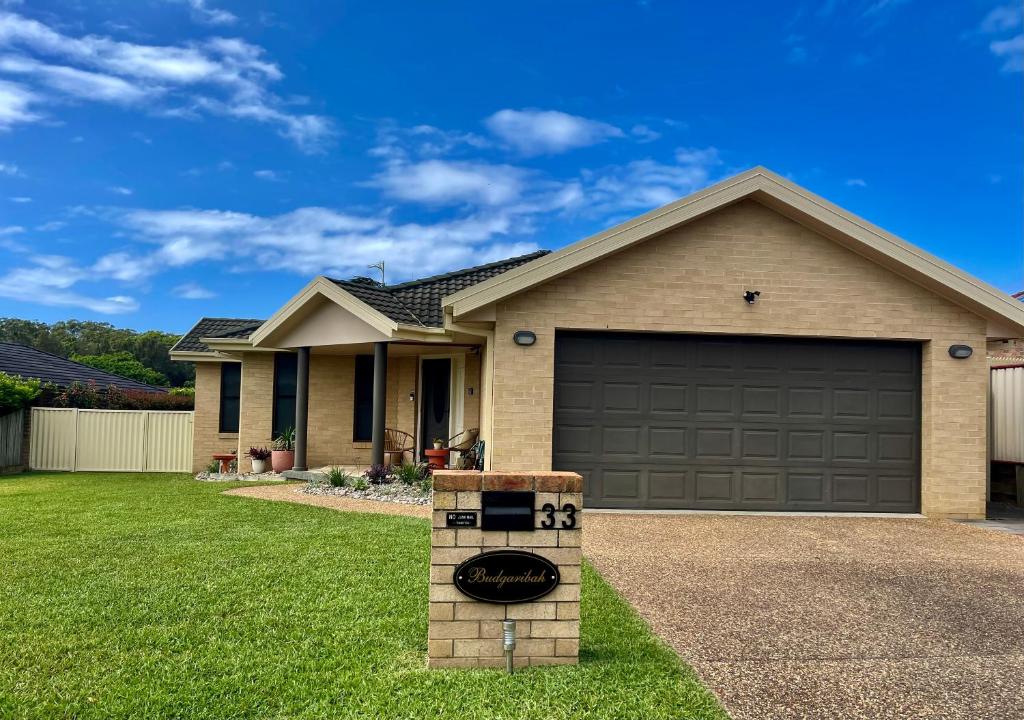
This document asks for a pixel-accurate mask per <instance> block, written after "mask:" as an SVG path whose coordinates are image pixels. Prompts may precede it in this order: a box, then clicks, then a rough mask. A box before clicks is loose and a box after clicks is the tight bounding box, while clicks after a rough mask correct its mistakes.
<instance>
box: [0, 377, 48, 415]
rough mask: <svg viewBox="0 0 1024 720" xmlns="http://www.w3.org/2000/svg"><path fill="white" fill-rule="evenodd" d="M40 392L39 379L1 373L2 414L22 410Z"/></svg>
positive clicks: (0, 396)
mask: <svg viewBox="0 0 1024 720" xmlns="http://www.w3.org/2000/svg"><path fill="white" fill-rule="evenodd" d="M40 392H41V390H40V385H39V381H38V380H34V379H31V378H23V377H19V376H18V375H8V374H7V373H0V415H6V414H7V413H9V412H14V411H15V410H21V408H23V407H25V406H26V405H28V404H29V403H30V402H32V401H33V400H35V399H36V398H37V397H39V393H40Z"/></svg>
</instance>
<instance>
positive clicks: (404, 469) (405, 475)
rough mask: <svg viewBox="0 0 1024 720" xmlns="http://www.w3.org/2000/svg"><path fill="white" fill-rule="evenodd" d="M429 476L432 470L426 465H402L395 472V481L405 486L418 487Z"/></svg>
mask: <svg viewBox="0 0 1024 720" xmlns="http://www.w3.org/2000/svg"><path fill="white" fill-rule="evenodd" d="M429 475H430V469H429V466H428V465H427V464H426V463H402V464H401V465H399V466H397V467H396V468H395V471H394V476H395V480H398V481H399V482H401V483H403V484H405V485H417V484H419V483H421V482H423V478H424V477H428V476H429Z"/></svg>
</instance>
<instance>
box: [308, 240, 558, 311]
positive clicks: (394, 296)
mask: <svg viewBox="0 0 1024 720" xmlns="http://www.w3.org/2000/svg"><path fill="white" fill-rule="evenodd" d="M549 252H550V250H538V251H536V252H532V253H528V254H526V255H519V256H517V257H511V258H507V259H505V260H499V261H497V262H492V263H487V264H486V265H477V266H475V267H470V268H465V269H463V270H454V271H452V272H448V273H443V274H441V275H434V276H432V277H428V278H423V279H421V280H411V281H409V282H405V283H401V284H398V285H383V286H382V285H379V284H377V283H375V282H374V281H372V280H368V279H359V280H334V279H332V278H328V279H329V280H330V281H331V282H332V283H334V284H335V285H337V286H338V287H340V288H341V289H342V290H344V291H345V292H347V293H349V294H350V295H353V296H355V297H356V298H357V299H358V300H361V301H362V302H364V303H366V304H367V305H369V306H370V307H371V308H373V309H374V310H376V311H377V312H379V313H381V314H383V315H384V316H386V317H388V318H390V319H391V320H394V321H395V322H396V323H399V324H401V325H421V326H423V327H435V328H439V327H443V326H444V307H443V306H442V304H441V300H442V299H443V298H444V297H445V296H446V295H451V294H452V293H456V292H458V291H460V290H463V289H465V288H468V287H472V286H473V285H476V284H477V283H481V282H483V281H485V280H489V279H490V278H493V277H496V276H498V275H501V274H502V273H504V272H508V271H509V270H512V269H513V268H517V267H519V266H520V265H524V264H525V263H528V262H531V261H533V260H536V259H537V258H540V257H543V256H545V255H547V254H548V253H549Z"/></svg>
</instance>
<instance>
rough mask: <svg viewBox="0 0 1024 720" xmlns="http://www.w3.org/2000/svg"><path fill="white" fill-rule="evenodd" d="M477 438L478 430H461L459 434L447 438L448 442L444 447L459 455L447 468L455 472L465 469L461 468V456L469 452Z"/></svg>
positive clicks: (478, 435)
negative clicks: (453, 469)
mask: <svg viewBox="0 0 1024 720" xmlns="http://www.w3.org/2000/svg"><path fill="white" fill-rule="evenodd" d="M478 437H480V429H479V428H469V429H468V430H463V431H462V432H460V433H459V434H457V435H454V436H453V437H450V438H448V442H446V443H445V447H447V448H448V449H449V450H451V451H452V452H457V453H458V454H459V457H458V459H457V460H455V461H454V462H453V463H452V464H451V465H449V467H453V468H455V469H457V470H464V469H465V468H463V467H462V456H463V455H465V454H466V453H467V452H469V450H470V449H471V448H472V447H473V445H474V444H475V443H476V440H477V438H478Z"/></svg>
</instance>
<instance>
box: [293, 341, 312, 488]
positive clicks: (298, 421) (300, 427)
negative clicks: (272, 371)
mask: <svg viewBox="0 0 1024 720" xmlns="http://www.w3.org/2000/svg"><path fill="white" fill-rule="evenodd" d="M308 426H309V348H308V347H300V348H299V355H298V358H297V362H296V372H295V465H294V467H292V470H305V469H306V438H307V431H308Z"/></svg>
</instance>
